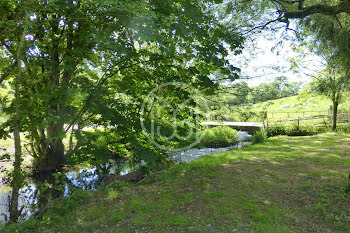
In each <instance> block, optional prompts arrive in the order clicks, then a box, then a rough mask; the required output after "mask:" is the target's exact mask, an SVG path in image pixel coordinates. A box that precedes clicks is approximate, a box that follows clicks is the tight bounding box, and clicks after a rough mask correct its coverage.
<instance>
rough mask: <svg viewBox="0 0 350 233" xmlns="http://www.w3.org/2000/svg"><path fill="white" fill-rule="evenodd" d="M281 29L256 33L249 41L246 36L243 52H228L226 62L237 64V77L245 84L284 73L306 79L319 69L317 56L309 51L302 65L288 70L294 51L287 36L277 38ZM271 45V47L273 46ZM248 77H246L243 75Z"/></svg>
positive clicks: (292, 77) (308, 79)
mask: <svg viewBox="0 0 350 233" xmlns="http://www.w3.org/2000/svg"><path fill="white" fill-rule="evenodd" d="M284 30H285V29H281V30H280V31H279V32H277V33H275V34H271V33H270V34H266V33H260V34H258V35H255V37H254V39H252V41H250V40H248V42H247V43H246V46H245V48H244V49H243V53H242V54H241V55H239V56H235V55H233V54H232V55H230V56H229V60H230V63H231V64H233V65H235V66H237V67H239V68H241V77H242V79H241V80H239V81H238V82H241V81H246V82H247V83H248V85H249V86H256V85H259V84H261V83H264V82H271V81H274V79H275V78H276V77H279V76H286V77H287V78H288V80H289V81H290V82H302V83H305V84H306V83H308V82H310V81H311V79H312V75H313V74H316V73H317V72H318V71H320V70H321V69H322V67H321V66H320V64H321V58H319V57H317V56H315V55H310V56H307V57H306V58H305V59H304V60H303V62H302V63H300V64H303V65H304V66H305V67H301V66H299V68H300V69H293V70H291V63H290V61H289V60H290V59H291V58H296V57H297V56H298V54H297V53H296V52H294V51H293V49H292V47H293V43H296V42H293V41H291V40H284V39H281V35H282V33H284ZM273 48H275V49H273ZM247 77H249V79H246V78H247Z"/></svg>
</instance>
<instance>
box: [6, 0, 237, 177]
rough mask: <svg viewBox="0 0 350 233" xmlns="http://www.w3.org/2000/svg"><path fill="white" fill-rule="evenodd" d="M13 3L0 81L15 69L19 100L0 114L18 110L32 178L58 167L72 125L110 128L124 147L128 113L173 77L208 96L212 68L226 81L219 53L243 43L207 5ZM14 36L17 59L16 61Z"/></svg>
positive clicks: (132, 123)
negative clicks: (31, 159)
mask: <svg viewBox="0 0 350 233" xmlns="http://www.w3.org/2000/svg"><path fill="white" fill-rule="evenodd" d="M23 3H24V2H23V1H5V2H1V5H0V6H1V9H4V10H2V11H3V12H1V13H4V14H1V18H0V22H1V23H0V43H1V46H2V49H4V51H5V52H6V56H7V58H8V59H7V60H9V61H10V62H9V65H8V66H6V67H2V66H1V68H2V71H1V72H2V73H4V74H6V76H1V77H2V79H3V80H8V81H13V80H14V79H13V77H14V75H15V73H14V72H13V71H12V69H11V67H15V66H16V64H17V65H18V64H20V66H21V68H22V69H23V72H24V73H23V77H25V78H23V79H21V81H20V82H19V83H18V87H19V95H18V96H17V97H16V99H15V101H11V103H10V107H8V108H6V109H5V110H6V112H7V113H8V114H9V115H13V113H14V112H15V109H16V106H20V109H21V130H22V131H23V132H25V133H26V134H27V135H28V139H29V140H30V148H29V150H30V153H31V154H32V155H33V157H34V159H35V172H36V173H37V174H38V175H39V176H46V175H47V174H50V173H52V172H53V171H55V170H60V169H61V167H62V166H63V165H64V164H65V160H66V156H65V146H64V144H63V141H62V140H63V138H64V137H65V135H66V133H67V132H68V131H72V128H73V129H74V127H76V125H80V126H84V125H88V124H94V125H101V126H105V127H107V126H112V127H116V126H118V131H117V130H114V129H111V130H110V131H113V133H114V134H118V135H119V136H120V137H121V138H126V137H130V140H131V137H132V136H133V135H140V134H141V130H140V127H139V122H138V121H137V120H136V119H137V118H139V116H140V113H139V110H138V109H140V105H141V103H142V100H143V98H144V96H145V95H146V94H147V93H148V92H149V91H150V90H152V89H153V88H154V87H155V86H156V85H159V84H161V83H163V82H168V81H174V80H175V81H181V82H185V83H192V84H193V85H194V86H195V87H198V88H202V89H206V90H210V89H211V88H213V87H215V84H214V83H213V82H212V81H211V80H210V79H209V74H210V73H211V72H212V71H217V72H221V73H223V74H225V75H229V76H230V75H231V76H230V77H231V79H234V78H236V76H233V75H232V74H233V73H234V72H235V70H236V68H235V67H233V66H231V65H229V63H228V61H227V60H226V56H227V55H228V52H229V50H231V51H237V52H239V50H240V48H241V47H240V45H241V43H242V41H243V39H242V37H241V36H240V35H239V34H237V33H236V32H235V31H234V28H232V27H228V26H227V25H223V24H221V23H220V22H218V20H217V19H216V16H215V12H214V11H212V7H213V5H215V3H214V2H213V1H199V0H193V1H171V2H167V1H158V0H152V1H144V0H140V1H124V2H123V3H120V2H115V1H102V2H91V1H84V0H78V1H72V2H67V1H58V2H42V1H38V0H28V1H26V4H23ZM24 5H26V7H27V9H28V13H27V14H28V15H29V16H30V20H29V25H28V27H27V28H26V27H24V25H25V23H24V22H25V16H24V13H23V12H24V11H23V7H24ZM23 33H24V34H25V35H26V36H25V37H26V40H25V44H24V46H23V47H24V48H23V52H21V53H22V54H21V55H22V58H21V59H16V54H17V52H18V46H19V44H20V40H19V38H20V35H22V34H23ZM116 93H117V94H118V95H116ZM168 94H169V95H173V96H178V97H179V98H180V97H181V98H185V97H186V95H185V94H186V93H184V92H183V93H177V92H173V93H168ZM179 94H180V95H179ZM188 94H189V92H188V93H187V95H188ZM120 96H125V98H120ZM13 122H14V118H11V119H9V120H8V121H7V123H6V124H4V125H3V129H7V131H8V132H10V131H12V130H13V127H11V125H12V124H13ZM80 129H81V127H80ZM135 132H137V134H135ZM77 137H78V135H77ZM135 141H138V140H136V139H135ZM118 143H122V142H120V141H118ZM135 143H136V142H135ZM107 144H108V143H107ZM122 144H124V146H126V145H125V143H122ZM81 146H82V145H81V144H79V147H76V148H77V149H79V148H81ZM134 151H136V149H135V148H134ZM140 156H142V155H140Z"/></svg>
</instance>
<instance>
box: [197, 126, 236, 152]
mask: <svg viewBox="0 0 350 233" xmlns="http://www.w3.org/2000/svg"><path fill="white" fill-rule="evenodd" d="M237 142H238V132H237V130H234V129H232V128H230V127H228V126H217V127H214V128H210V129H207V130H205V131H204V132H203V137H202V139H201V141H200V144H199V146H201V147H225V146H230V145H232V144H234V143H237Z"/></svg>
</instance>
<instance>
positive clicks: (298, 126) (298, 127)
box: [298, 116, 300, 129]
mask: <svg viewBox="0 0 350 233" xmlns="http://www.w3.org/2000/svg"><path fill="white" fill-rule="evenodd" d="M299 126H300V123H299V116H298V129H299Z"/></svg>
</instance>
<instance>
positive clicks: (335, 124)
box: [332, 101, 339, 131]
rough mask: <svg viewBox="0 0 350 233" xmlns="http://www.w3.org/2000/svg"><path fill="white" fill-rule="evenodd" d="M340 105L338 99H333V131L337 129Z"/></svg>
mask: <svg viewBox="0 0 350 233" xmlns="http://www.w3.org/2000/svg"><path fill="white" fill-rule="evenodd" d="M338 105H339V103H338V102H337V101H333V116H332V119H333V120H332V131H335V130H336V129H337V116H338Z"/></svg>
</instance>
